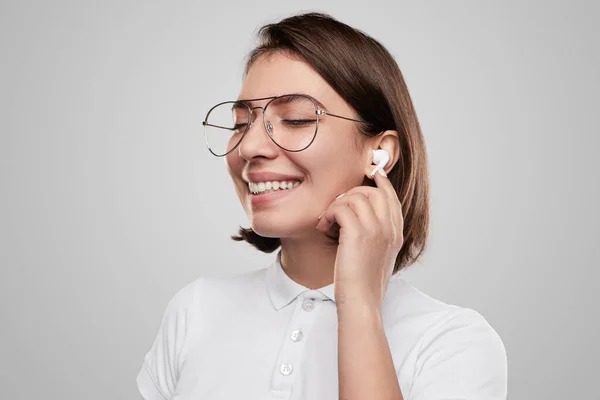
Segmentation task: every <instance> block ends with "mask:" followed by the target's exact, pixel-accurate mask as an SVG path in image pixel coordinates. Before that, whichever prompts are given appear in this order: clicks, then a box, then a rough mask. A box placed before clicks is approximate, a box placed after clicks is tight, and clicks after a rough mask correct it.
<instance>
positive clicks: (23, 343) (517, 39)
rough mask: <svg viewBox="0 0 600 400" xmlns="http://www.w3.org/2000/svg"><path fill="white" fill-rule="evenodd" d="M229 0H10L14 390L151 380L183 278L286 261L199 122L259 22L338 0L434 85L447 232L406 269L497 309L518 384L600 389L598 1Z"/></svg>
mask: <svg viewBox="0 0 600 400" xmlns="http://www.w3.org/2000/svg"><path fill="white" fill-rule="evenodd" d="M211 3H212V4H202V3H201V2H199V1H195V2H191V1H190V2H167V1H163V2H161V3H158V2H153V3H152V4H148V3H147V2H141V1H140V2H131V1H118V2H117V1H112V2H91V1H87V2H83V1H71V2H67V1H54V2H42V1H37V2H31V1H23V2H16V1H13V2H8V3H7V2H2V5H1V6H0V50H1V53H0V57H1V58H2V60H1V62H0V68H1V74H0V101H1V104H0V106H1V107H0V109H1V110H2V118H1V119H0V130H1V131H0V132H1V134H0V166H1V169H0V188H1V189H0V190H1V193H2V195H1V196H0V205H1V207H0V265H1V267H2V268H1V272H0V293H1V296H2V299H1V300H2V301H1V302H0V312H1V321H2V322H1V323H2V328H1V329H0V386H1V388H2V395H1V397H2V398H5V399H12V400H16V399H37V398H46V399H108V398H110V399H125V398H130V399H133V398H138V394H137V391H136V388H135V376H136V374H137V372H138V370H139V368H140V366H141V363H142V359H143V356H144V355H145V353H146V351H148V349H149V347H150V345H151V344H152V341H153V340H154V338H155V335H156V332H157V329H158V325H159V322H160V318H161V316H162V313H163V311H164V309H165V307H166V304H167V302H168V301H169V300H170V298H171V297H172V296H173V295H174V293H175V292H176V291H177V290H178V289H179V288H181V287H183V286H184V285H185V284H186V283H188V282H190V281H192V280H193V279H195V278H196V277H198V276H211V275H221V274H230V273H238V272H240V273H241V272H245V271H249V270H254V269H257V268H264V267H266V266H267V265H268V264H270V263H271V262H272V260H273V259H274V254H262V253H259V252H258V251H256V250H254V249H253V248H251V247H250V246H248V245H247V244H245V243H235V242H233V241H231V240H230V239H229V235H231V234H233V233H235V232H236V230H237V227H238V225H244V226H247V225H246V224H247V219H246V215H245V214H244V212H243V209H242V207H241V205H240V204H239V202H238V199H237V196H236V194H235V191H234V189H233V185H232V184H231V180H230V177H229V175H228V174H227V172H226V170H225V168H224V164H223V160H222V159H217V158H212V156H210V154H209V153H208V151H207V149H206V148H205V145H204V142H203V136H202V131H201V129H200V128H201V125H200V122H201V121H202V119H203V117H204V115H205V113H206V111H207V110H208V108H209V106H211V105H212V104H214V103H216V102H218V101H223V100H229V99H233V98H235V96H237V93H238V90H239V87H240V77H241V71H242V65H243V58H244V56H245V55H246V53H247V51H248V50H249V49H250V48H251V46H252V44H253V43H254V40H255V38H254V36H253V34H254V32H255V30H256V28H257V27H258V26H260V25H261V24H263V23H266V22H272V21H276V20H279V19H280V18H282V17H285V16H288V15H290V14H291V13H293V12H297V11H301V10H316V11H325V12H329V13H331V14H332V15H333V16H334V17H336V18H338V19H340V20H342V21H344V22H346V23H349V24H350V25H352V26H355V27H357V28H359V29H362V30H364V31H366V32H368V33H369V34H371V35H372V36H374V37H375V38H377V39H378V40H380V41H381V42H382V43H383V44H384V45H385V46H387V47H388V49H389V50H390V51H391V52H392V54H393V55H394V56H395V57H396V58H397V60H398V62H399V64H400V67H401V70H402V72H403V74H404V76H405V79H406V81H407V83H408V86H409V89H410V92H411V94H412V96H413V99H414V102H415V106H416V109H417V112H418V115H419V118H420V122H421V124H422V128H423V132H424V134H425V136H426V142H427V146H428V151H429V156H430V167H431V185H432V223H431V229H432V231H431V241H430V244H429V250H428V252H427V253H426V255H425V257H424V258H423V260H422V262H421V263H419V264H416V265H414V266H413V267H412V268H411V269H409V270H408V271H406V272H405V276H406V279H407V280H408V281H409V282H411V283H412V284H413V285H415V286H417V287H418V288H420V289H421V290H423V291H425V292H426V293H428V294H430V295H431V296H433V297H436V298H438V299H441V300H443V301H446V302H449V303H453V304H458V305H462V306H468V307H472V308H474V309H476V310H478V311H479V312H481V313H482V314H483V315H484V316H485V317H486V318H487V319H488V321H489V322H490V323H491V324H492V326H493V327H494V328H495V329H496V330H497V331H498V333H499V334H500V336H501V337H502V339H503V341H504V343H505V346H506V348H507V353H508V362H509V398H510V399H511V400H518V399H544V400H550V399H565V398H571V399H575V398H576V399H600V394H599V393H598V390H597V388H596V381H597V379H598V374H599V372H600V367H599V366H598V359H599V358H600V351H599V345H598V339H599V337H600V328H599V321H598V315H600V313H599V310H598V292H599V290H598V289H599V288H600V284H599V281H598V279H599V278H600V276H599V273H598V261H597V260H598V257H597V241H598V229H599V227H600V226H599V225H600V224H599V222H600V221H599V219H600V218H599V213H598V204H600V193H599V179H598V171H599V167H600V163H599V161H598V159H597V157H596V153H597V147H598V133H599V132H598V130H599V129H598V123H597V118H598V110H597V108H598V90H599V89H600V85H599V82H598V81H599V79H598V70H600V62H599V58H598V48H599V47H600V43H599V40H598V26H597V24H598V20H599V17H600V14H599V12H598V11H599V8H598V6H597V5H592V2H588V3H584V2H566V1H565V2H563V4H560V3H557V2H547V1H544V2H538V3H537V4H533V3H531V2H513V3H512V4H509V3H507V2H493V3H492V2H475V1H472V2H447V1H446V2H435V3H434V2H428V3H424V2H420V3H419V4H409V3H401V2H393V3H392V2H389V3H384V2H380V1H366V2H360V3H358V4H356V5H351V4H348V3H347V2H343V1H327V2H324V1H319V2H316V1H303V2H301V4H300V3H299V4H290V5H287V4H283V2H281V1H261V2H260V4H257V5H254V4H251V2H247V1H246V2H241V1H239V2H231V1H227V2H211ZM249 329H251V327H249Z"/></svg>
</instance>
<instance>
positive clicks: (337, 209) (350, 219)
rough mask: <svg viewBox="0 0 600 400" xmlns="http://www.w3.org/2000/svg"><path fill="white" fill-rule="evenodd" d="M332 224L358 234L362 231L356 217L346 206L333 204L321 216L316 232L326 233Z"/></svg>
mask: <svg viewBox="0 0 600 400" xmlns="http://www.w3.org/2000/svg"><path fill="white" fill-rule="evenodd" d="M334 222H337V224H338V225H339V226H340V230H341V229H344V228H345V230H348V231H352V232H359V229H362V227H361V224H360V221H359V219H358V216H357V215H356V213H355V212H354V210H352V209H351V208H350V207H348V205H347V204H345V203H344V204H339V203H334V204H332V205H331V206H329V208H327V210H326V211H325V212H324V213H323V215H322V216H321V219H320V220H319V223H318V224H317V230H319V231H321V232H327V231H328V230H329V228H330V227H331V225H333V223H334Z"/></svg>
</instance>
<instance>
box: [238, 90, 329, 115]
mask: <svg viewBox="0 0 600 400" xmlns="http://www.w3.org/2000/svg"><path fill="white" fill-rule="evenodd" d="M290 95H291V96H294V95H303V96H308V97H310V98H311V99H313V100H314V101H315V102H316V103H317V106H319V108H320V109H323V110H325V111H327V107H325V106H324V105H323V103H321V102H320V101H319V100H318V99H317V98H316V97H314V96H312V95H310V94H308V93H299V92H296V93H286V94H281V95H279V96H269V97H267V98H266V99H268V100H271V98H273V97H281V96H290ZM261 98H262V97H261ZM266 99H265V100H266ZM252 100H256V99H249V100H245V99H237V100H235V102H236V104H234V106H233V107H238V104H237V103H238V102H240V103H241V102H244V103H247V104H249V105H250V107H253V105H252Z"/></svg>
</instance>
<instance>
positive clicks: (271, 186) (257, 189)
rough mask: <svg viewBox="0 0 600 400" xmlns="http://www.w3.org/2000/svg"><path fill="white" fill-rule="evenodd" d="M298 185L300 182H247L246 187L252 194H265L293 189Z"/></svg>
mask: <svg viewBox="0 0 600 400" xmlns="http://www.w3.org/2000/svg"><path fill="white" fill-rule="evenodd" d="M298 185H300V181H295V182H292V181H290V182H286V181H281V182H278V181H269V182H258V183H255V182H249V183H248V187H249V188H250V191H251V192H252V193H255V194H256V193H265V192H269V191H275V190H279V189H281V190H283V189H292V188H295V187H296V186H298Z"/></svg>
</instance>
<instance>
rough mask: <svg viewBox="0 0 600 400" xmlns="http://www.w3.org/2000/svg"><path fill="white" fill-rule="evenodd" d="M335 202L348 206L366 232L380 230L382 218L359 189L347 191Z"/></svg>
mask: <svg viewBox="0 0 600 400" xmlns="http://www.w3.org/2000/svg"><path fill="white" fill-rule="evenodd" d="M335 202H336V203H338V204H340V205H342V204H346V205H347V206H348V207H350V208H351V209H352V210H353V211H354V213H355V214H356V216H357V217H358V220H359V222H360V225H361V227H362V229H364V230H365V231H366V232H370V233H377V232H378V231H380V230H381V228H380V227H381V223H382V221H384V220H383V219H380V218H379V216H378V215H377V213H376V211H375V207H374V204H373V202H372V201H371V200H370V199H369V198H368V197H367V196H366V194H365V193H363V192H360V191H356V192H353V193H349V194H347V195H345V196H343V197H340V198H339V199H337V200H335Z"/></svg>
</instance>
